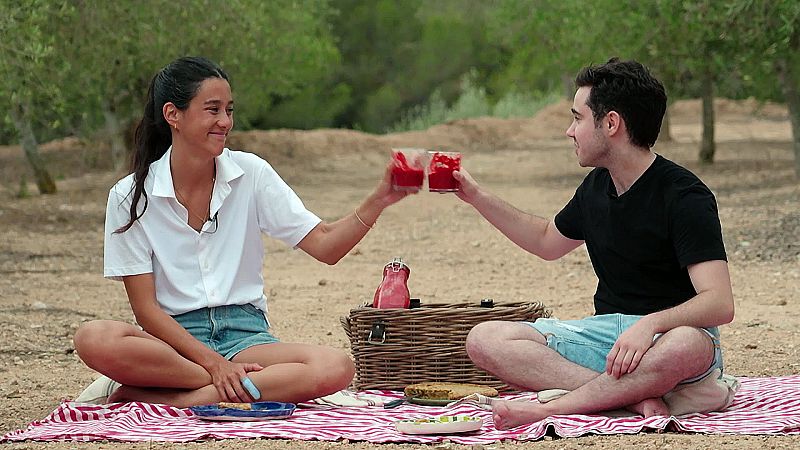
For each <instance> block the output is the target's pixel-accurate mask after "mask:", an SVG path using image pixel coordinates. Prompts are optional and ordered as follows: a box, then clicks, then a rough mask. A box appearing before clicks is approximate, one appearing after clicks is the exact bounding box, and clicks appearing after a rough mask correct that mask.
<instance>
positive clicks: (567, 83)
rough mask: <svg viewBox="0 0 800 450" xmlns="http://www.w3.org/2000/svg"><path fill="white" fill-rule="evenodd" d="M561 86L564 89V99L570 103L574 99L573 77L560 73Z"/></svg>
mask: <svg viewBox="0 0 800 450" xmlns="http://www.w3.org/2000/svg"><path fill="white" fill-rule="evenodd" d="M561 85H562V86H563V87H564V97H565V98H566V99H567V100H568V101H570V102H571V101H572V99H573V98H574V97H575V78H573V75H571V74H569V73H567V72H562V73H561Z"/></svg>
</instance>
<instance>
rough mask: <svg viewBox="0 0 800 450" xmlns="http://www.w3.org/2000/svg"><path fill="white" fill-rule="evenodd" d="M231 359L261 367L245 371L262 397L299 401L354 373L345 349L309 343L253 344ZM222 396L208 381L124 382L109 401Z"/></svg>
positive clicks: (179, 401) (338, 385)
mask: <svg viewBox="0 0 800 450" xmlns="http://www.w3.org/2000/svg"><path fill="white" fill-rule="evenodd" d="M233 361H234V362H255V363H258V364H260V365H261V366H262V367H264V369H262V370H260V371H257V372H250V373H249V374H248V376H249V378H250V379H251V380H252V381H253V383H255V385H256V386H257V387H258V389H259V391H261V398H260V399H259V400H262V401H264V400H272V401H282V402H292V403H298V402H303V401H307V400H311V399H314V398H317V397H322V396H325V395H328V394H332V393H334V392H337V391H339V390H341V389H344V388H346V387H347V386H348V385H349V384H350V381H352V379H353V375H354V373H355V368H354V366H353V362H352V361H351V360H350V358H349V356H347V354H345V353H344V352H342V351H339V350H336V349H333V348H329V347H323V346H318V345H309V344H284V343H275V344H262V345H256V346H253V347H250V348H248V349H246V350H243V351H242V352H240V353H239V354H237V355H236V356H235V357H234V358H233ZM209 383H210V382H209ZM221 400H222V399H221V398H220V397H219V394H218V392H217V390H216V388H215V387H214V386H213V385H210V384H209V385H207V386H204V387H202V388H199V389H193V390H186V389H152V388H137V387H133V386H123V387H121V388H119V389H118V390H117V391H116V392H115V393H114V394H113V395H112V396H111V397H110V398H109V401H141V402H148V403H166V404H169V405H173V406H178V407H181V408H183V407H188V406H194V405H203V404H210V403H216V402H219V401H221Z"/></svg>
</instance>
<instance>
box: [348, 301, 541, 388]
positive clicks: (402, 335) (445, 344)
mask: <svg viewBox="0 0 800 450" xmlns="http://www.w3.org/2000/svg"><path fill="white" fill-rule="evenodd" d="M549 316H550V311H548V310H546V309H545V307H544V305H543V304H541V303H538V302H536V303H495V305H494V307H491V308H484V307H480V306H477V305H474V304H469V303H462V304H430V305H425V306H423V307H420V308H413V309H376V308H372V307H360V308H355V309H351V310H350V316H349V317H342V318H341V321H342V326H343V327H344V331H345V333H347V337H348V338H349V339H350V346H351V348H352V351H353V356H354V358H355V364H356V376H355V379H354V380H353V384H354V386H355V388H356V389H397V390H400V389H403V388H404V387H405V386H406V385H408V384H413V383H422V382H432V381H439V382H458V383H474V384H480V385H486V386H492V387H494V388H496V389H498V390H508V389H509V388H508V386H506V385H505V384H503V383H502V382H501V381H500V380H498V379H497V378H494V377H493V376H491V375H489V374H487V373H486V372H484V371H483V370H481V369H479V368H477V367H476V366H475V365H474V364H472V361H470V359H469V357H468V356H467V352H466V348H465V342H466V339H467V333H469V330H470V329H472V327H473V326H475V325H477V324H479V323H481V322H485V321H487V320H512V321H513V320H524V321H534V320H536V319H537V318H539V317H549Z"/></svg>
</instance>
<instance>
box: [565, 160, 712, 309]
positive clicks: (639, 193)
mask: <svg viewBox="0 0 800 450" xmlns="http://www.w3.org/2000/svg"><path fill="white" fill-rule="evenodd" d="M555 225H556V227H557V228H558V230H559V231H560V232H561V234H563V235H564V236H566V237H568V238H570V239H575V240H583V241H585V242H586V248H587V250H588V251H589V257H590V258H591V260H592V266H593V267H594V270H595V273H596V274H597V278H598V283H597V292H596V293H595V295H594V306H595V314H611V313H623V314H636V315H646V314H650V313H653V312H656V311H661V310H664V309H667V308H671V307H673V306H675V305H679V304H681V303H683V302H685V301H686V300H689V299H690V298H692V297H694V296H695V295H697V292H696V291H695V289H694V287H693V286H692V283H691V280H690V279H689V272H688V271H687V269H686V267H687V266H688V265H690V264H695V263H699V262H703V261H711V260H727V258H726V255H725V246H724V244H723V241H722V228H721V226H720V223H719V215H718V213H717V202H716V200H715V199H714V194H712V193H711V190H709V189H708V187H706V185H705V184H703V183H702V182H701V181H700V180H699V179H698V178H697V177H696V176H695V175H694V174H693V173H691V172H690V171H688V170H686V169H684V168H683V167H681V166H679V165H677V164H675V163H673V162H672V161H669V160H668V159H666V158H663V157H662V156H661V155H657V156H656V159H655V161H654V162H653V164H651V165H650V167H649V168H648V169H647V170H646V171H645V172H644V174H642V176H641V177H640V178H639V179H638V180H636V182H635V183H634V184H633V186H631V188H630V189H629V190H628V191H627V192H625V193H623V194H622V195H620V196H618V195H617V193H616V189H615V188H614V182H613V181H612V180H611V175H610V174H609V173H608V170H606V169H602V168H596V169H594V170H592V171H591V172H590V173H589V174H588V175H587V176H586V178H585V179H584V180H583V183H581V185H580V186H579V187H578V189H577V190H576V191H575V195H574V196H573V197H572V200H570V201H569V203H568V204H567V205H566V206H565V207H564V209H562V210H561V212H559V213H558V214H557V215H556V218H555Z"/></svg>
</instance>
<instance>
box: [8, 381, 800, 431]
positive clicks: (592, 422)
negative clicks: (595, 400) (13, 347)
mask: <svg viewBox="0 0 800 450" xmlns="http://www.w3.org/2000/svg"><path fill="white" fill-rule="evenodd" d="M740 381H741V388H740V390H739V392H738V393H737V394H736V398H735V400H734V402H733V404H732V405H731V406H730V407H729V408H728V409H727V410H726V411H725V412H720V413H710V414H689V415H685V416H681V417H651V418H649V419H644V418H642V417H626V418H609V417H606V416H601V415H569V416H553V417H550V418H548V419H545V420H543V421H541V422H537V423H533V424H531V425H528V426H523V427H519V428H515V429H512V430H506V431H498V430H496V429H495V428H494V426H493V423H492V420H491V412H489V411H485V410H483V409H480V408H478V407H477V406H475V405H471V404H460V405H456V406H453V407H450V408H445V407H425V406H416V405H409V404H404V405H402V406H400V407H398V408H395V409H383V408H381V407H351V408H335V409H306V408H298V409H297V411H295V413H294V415H293V416H292V417H291V418H289V419H286V420H272V421H263V422H209V421H203V420H200V419H198V418H197V417H195V416H194V415H193V414H192V413H191V412H190V411H189V410H184V409H179V408H173V407H169V406H165V405H151V404H145V403H117V404H111V405H104V406H93V405H86V404H79V403H73V402H64V403H62V404H61V405H59V407H58V408H57V409H56V410H55V411H53V412H52V413H51V414H50V415H49V416H48V417H46V418H45V419H43V420H41V421H36V422H33V423H31V424H30V425H28V427H27V428H25V429H23V430H17V431H12V432H10V433H8V434H6V435H5V436H3V437H2V439H0V441H5V442H8V441H23V440H36V441H52V440H73V441H95V440H104V439H105V440H112V441H130V442H135V441H151V440H152V441H176V442H186V441H195V440H202V439H227V438H279V439H300V440H322V441H333V440H339V439H349V440H351V441H368V442H419V443H435V442H440V441H443V440H448V441H451V442H455V443H460V444H486V443H491V442H494V441H497V440H504V439H515V440H535V439H539V438H541V437H542V436H544V435H545V433H546V432H547V430H548V428H552V430H553V431H554V432H555V433H556V434H558V435H559V436H562V437H575V436H581V435H584V434H589V433H595V434H614V433H638V432H640V431H653V430H668V431H677V432H690V433H707V434H800V376H790V377H774V378H740ZM369 393H371V394H378V395H383V396H387V397H388V396H392V397H397V396H398V395H399V393H395V392H389V391H369ZM534 396H535V394H522V395H520V394H517V395H513V396H510V397H509V398H511V399H517V398H533V397H534ZM456 414H471V415H475V416H480V417H483V418H484V425H483V428H481V430H480V431H478V432H474V433H470V434H461V435H450V436H446V435H445V436H443V435H406V434H401V433H399V432H397V431H396V430H395V428H394V422H395V421H397V420H400V419H409V418H421V417H433V416H440V415H456Z"/></svg>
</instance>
